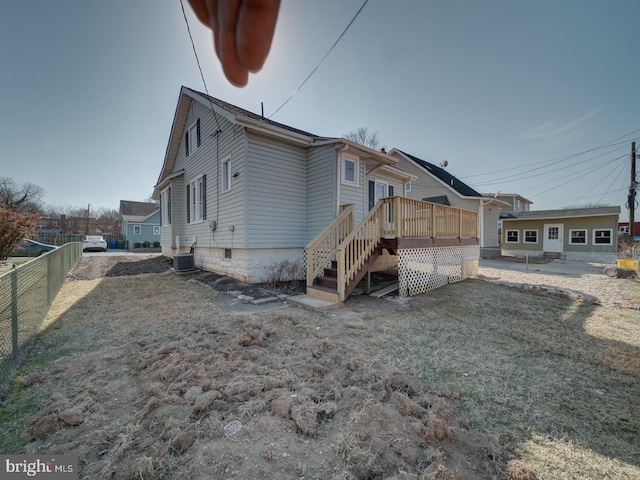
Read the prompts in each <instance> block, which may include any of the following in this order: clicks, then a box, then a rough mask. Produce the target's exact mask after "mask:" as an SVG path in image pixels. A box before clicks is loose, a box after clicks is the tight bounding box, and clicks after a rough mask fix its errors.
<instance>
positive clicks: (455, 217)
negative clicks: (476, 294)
mask: <svg viewBox="0 0 640 480" xmlns="http://www.w3.org/2000/svg"><path fill="white" fill-rule="evenodd" d="M477 225H478V222H477V213H476V212H473V211H470V210H463V209H460V208H454V207H448V206H444V205H438V204H435V203H430V202H422V201H419V200H411V199H408V198H404V197H389V198H383V199H381V200H380V201H379V202H378V203H377V204H376V206H375V207H374V208H373V209H371V211H370V212H369V214H368V215H367V216H366V217H365V218H364V220H363V221H362V222H361V223H360V224H359V225H355V222H354V208H353V206H352V205H351V206H348V207H346V208H344V209H343V210H342V212H341V213H340V215H339V216H338V217H337V218H336V219H335V220H334V221H333V222H332V223H331V224H330V225H329V226H327V228H325V229H324V230H323V231H322V232H321V233H320V234H318V236H316V238H315V239H314V240H313V241H312V242H311V243H309V245H308V246H307V248H306V254H307V294H308V295H312V296H316V297H318V298H322V299H324V300H329V301H334V302H344V300H345V299H346V298H347V297H348V295H349V294H350V293H351V291H352V290H353V289H354V288H355V286H356V285H357V284H358V283H359V282H360V280H361V279H362V278H363V277H364V276H365V275H366V273H367V272H368V271H369V269H370V268H371V266H372V265H373V264H374V263H375V260H376V259H377V258H378V257H379V256H380V255H381V254H382V250H383V249H386V250H388V251H389V252H390V253H395V252H397V251H398V249H416V248H431V247H448V246H457V245H479V240H478V231H477Z"/></svg>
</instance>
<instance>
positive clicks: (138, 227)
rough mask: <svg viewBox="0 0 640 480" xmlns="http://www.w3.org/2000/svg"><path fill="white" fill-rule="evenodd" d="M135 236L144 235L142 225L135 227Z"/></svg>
mask: <svg viewBox="0 0 640 480" xmlns="http://www.w3.org/2000/svg"><path fill="white" fill-rule="evenodd" d="M133 234H134V235H142V227H141V226H140V225H134V226H133Z"/></svg>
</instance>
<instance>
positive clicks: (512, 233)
mask: <svg viewBox="0 0 640 480" xmlns="http://www.w3.org/2000/svg"><path fill="white" fill-rule="evenodd" d="M506 235H507V243H518V242H519V241H520V230H507V231H506Z"/></svg>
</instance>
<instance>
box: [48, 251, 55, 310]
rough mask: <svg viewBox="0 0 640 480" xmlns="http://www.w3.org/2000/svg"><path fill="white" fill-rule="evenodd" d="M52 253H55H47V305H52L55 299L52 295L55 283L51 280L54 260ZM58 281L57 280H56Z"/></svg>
mask: <svg viewBox="0 0 640 480" xmlns="http://www.w3.org/2000/svg"><path fill="white" fill-rule="evenodd" d="M52 255H53V254H51V253H50V254H49V255H47V306H49V307H50V306H51V302H52V301H53V298H51V297H52V292H51V290H53V289H54V288H55V287H54V285H53V282H52V281H51V280H52V278H51V277H53V272H52V271H51V270H52V268H51V263H52V262H53V260H52ZM56 283H57V282H56Z"/></svg>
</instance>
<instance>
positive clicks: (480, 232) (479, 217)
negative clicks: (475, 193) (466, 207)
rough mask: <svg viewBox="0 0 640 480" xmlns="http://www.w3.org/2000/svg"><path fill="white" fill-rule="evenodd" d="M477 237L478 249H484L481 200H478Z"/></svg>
mask: <svg viewBox="0 0 640 480" xmlns="http://www.w3.org/2000/svg"><path fill="white" fill-rule="evenodd" d="M490 201H491V200H489V202H490ZM487 205H488V203H487ZM478 235H479V236H480V248H483V247H484V200H483V199H480V210H479V212H478Z"/></svg>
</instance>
